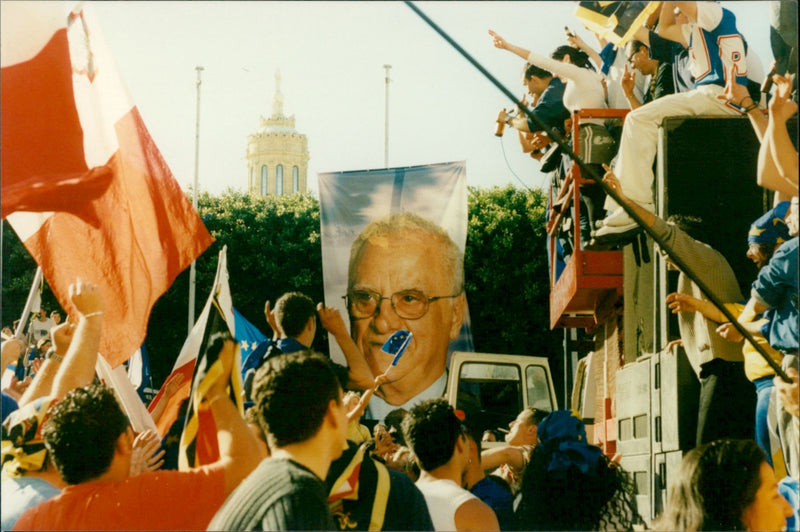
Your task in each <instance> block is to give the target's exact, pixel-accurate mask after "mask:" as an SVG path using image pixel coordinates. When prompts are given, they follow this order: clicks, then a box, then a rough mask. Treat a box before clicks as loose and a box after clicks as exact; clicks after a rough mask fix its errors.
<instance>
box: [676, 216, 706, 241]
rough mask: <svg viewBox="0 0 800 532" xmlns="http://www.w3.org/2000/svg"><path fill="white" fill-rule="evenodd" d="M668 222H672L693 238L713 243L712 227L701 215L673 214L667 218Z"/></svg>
mask: <svg viewBox="0 0 800 532" xmlns="http://www.w3.org/2000/svg"><path fill="white" fill-rule="evenodd" d="M667 222H669V223H671V224H672V225H674V226H675V227H677V228H678V229H680V230H681V231H683V232H684V233H686V234H687V235H689V236H690V237H691V238H693V239H695V240H697V241H698V242H702V243H703V244H709V245H710V244H711V242H710V236H711V232H710V229H709V228H708V227H707V226H706V224H705V223H704V222H703V219H702V218H700V217H699V216H688V215H685V214H673V215H671V216H670V217H669V218H667Z"/></svg>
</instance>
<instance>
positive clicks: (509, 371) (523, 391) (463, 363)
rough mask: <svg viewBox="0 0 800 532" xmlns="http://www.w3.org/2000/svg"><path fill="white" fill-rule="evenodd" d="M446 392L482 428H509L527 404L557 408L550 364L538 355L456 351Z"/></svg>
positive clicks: (452, 402) (551, 409) (550, 410)
mask: <svg viewBox="0 0 800 532" xmlns="http://www.w3.org/2000/svg"><path fill="white" fill-rule="evenodd" d="M445 396H446V397H447V401H448V402H449V403H450V404H451V405H453V407H454V408H456V409H459V410H463V411H464V413H465V414H466V416H467V419H469V420H470V421H471V423H474V424H475V426H476V428H478V429H479V430H480V431H481V432H483V431H486V430H493V431H497V430H498V429H501V430H507V428H508V424H509V423H510V422H511V421H512V420H513V419H514V418H516V417H517V414H519V413H520V411H521V410H522V409H523V408H525V407H526V406H532V407H534V408H538V409H542V410H547V411H549V412H552V411H553V410H556V409H557V408H558V407H557V405H558V403H557V402H556V394H555V390H554V388H553V377H552V375H551V374H550V365H549V364H548V361H547V358H544V357H537V356H527V355H504V354H498V353H467V352H462V351H455V352H454V353H453V354H452V356H451V358H450V373H449V375H448V380H447V391H446V392H445Z"/></svg>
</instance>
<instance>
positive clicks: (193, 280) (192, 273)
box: [189, 65, 203, 333]
mask: <svg viewBox="0 0 800 532" xmlns="http://www.w3.org/2000/svg"><path fill="white" fill-rule="evenodd" d="M194 69H195V70H196V71H197V83H196V85H197V111H196V113H195V126H194V183H193V184H192V206H193V207H194V210H195V211H197V187H198V186H199V185H198V182H199V179H198V171H199V168H200V84H201V83H202V82H201V81H200V72H202V71H203V67H201V66H199V65H198V66H196V67H194ZM196 284H197V272H196V270H195V261H192V265H191V266H190V267H189V332H190V333H191V332H192V327H193V326H194V292H195V287H196Z"/></svg>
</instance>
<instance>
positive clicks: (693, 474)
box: [653, 440, 767, 530]
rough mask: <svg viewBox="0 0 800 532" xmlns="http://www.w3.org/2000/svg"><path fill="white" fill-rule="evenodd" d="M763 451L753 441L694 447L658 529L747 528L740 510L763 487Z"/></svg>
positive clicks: (672, 491) (749, 502)
mask: <svg viewBox="0 0 800 532" xmlns="http://www.w3.org/2000/svg"><path fill="white" fill-rule="evenodd" d="M766 461H767V458H766V456H765V455H764V451H762V450H761V449H760V448H759V447H758V445H757V444H756V442H754V441H752V440H717V441H713V442H711V443H707V444H705V445H701V446H700V447H697V448H695V449H692V450H691V451H689V452H688V453H686V456H684V457H683V462H681V467H680V469H678V473H677V475H676V476H675V479H674V480H673V481H672V483H671V484H670V487H669V492H668V494H667V504H666V508H665V509H664V513H663V514H662V515H661V517H660V518H659V519H658V520H657V521H656V522H655V523H653V524H654V527H655V528H656V529H658V530H745V529H746V527H745V525H744V524H743V523H742V513H743V512H744V510H745V509H746V508H747V507H748V506H750V505H751V504H753V501H754V500H755V498H756V492H757V491H758V488H759V486H760V485H761V464H762V463H765V462H766Z"/></svg>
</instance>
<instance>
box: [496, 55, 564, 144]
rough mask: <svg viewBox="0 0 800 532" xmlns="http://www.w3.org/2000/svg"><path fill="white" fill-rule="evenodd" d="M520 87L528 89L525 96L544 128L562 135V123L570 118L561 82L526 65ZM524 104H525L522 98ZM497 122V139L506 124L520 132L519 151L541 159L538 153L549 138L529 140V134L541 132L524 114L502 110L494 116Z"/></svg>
mask: <svg viewBox="0 0 800 532" xmlns="http://www.w3.org/2000/svg"><path fill="white" fill-rule="evenodd" d="M523 85H525V87H526V88H527V89H528V94H529V95H530V96H531V98H532V99H533V102H534V107H533V110H532V112H533V113H534V114H535V115H536V116H537V117H538V118H539V119H540V120H541V121H542V122H543V123H544V124H545V125H546V126H547V127H549V128H552V129H556V130H558V132H559V133H561V134H563V133H564V120H566V119H568V118H569V116H570V115H569V111H567V109H566V108H565V107H564V104H563V103H562V99H563V96H564V83H563V82H562V81H561V80H560V79H558V78H556V77H554V76H553V75H552V74H551V73H550V72H548V71H547V70H544V69H542V68H539V67H537V66H535V65H531V64H530V63H528V64H526V65H525V70H524V71H523ZM523 103H526V102H525V100H524V99H523ZM497 122H498V132H499V135H498V136H500V135H502V134H503V127H502V125H503V124H508V125H510V126H511V127H513V128H514V129H516V130H518V131H519V132H520V144H521V145H522V151H523V152H525V153H530V154H531V157H534V158H537V159H538V158H539V157H541V156H540V155H538V153H537V152H538V151H539V150H541V149H542V148H544V147H545V146H547V144H549V139H547V136H546V135H544V134H539V135H533V136H532V137H531V136H530V135H528V133H539V132H541V128H540V127H538V126H537V125H536V124H535V123H534V122H533V120H531V119H529V118H528V117H527V116H526V115H525V113H524V112H519V113H517V114H516V115H515V116H510V115H509V114H508V112H507V111H506V110H505V109H503V110H502V111H500V114H499V115H498V116H497ZM537 155H538V156H537Z"/></svg>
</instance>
